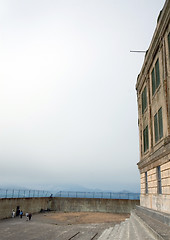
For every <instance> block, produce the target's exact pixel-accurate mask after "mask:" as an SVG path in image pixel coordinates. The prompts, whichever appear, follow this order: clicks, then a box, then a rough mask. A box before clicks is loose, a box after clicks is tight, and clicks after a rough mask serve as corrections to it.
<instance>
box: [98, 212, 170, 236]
mask: <svg viewBox="0 0 170 240" xmlns="http://www.w3.org/2000/svg"><path fill="white" fill-rule="evenodd" d="M156 239H158V240H170V226H168V225H167V224H165V223H163V222H161V221H158V220H157V219H156V218H155V217H154V218H152V217H151V216H150V215H147V212H145V213H144V212H142V211H141V210H140V209H135V210H133V211H132V212H131V216H130V218H128V219H126V220H125V221H124V222H121V223H120V224H116V225H115V226H114V227H110V228H108V229H106V230H105V231H104V232H103V233H102V235H101V236H100V237H99V238H98V240H156Z"/></svg>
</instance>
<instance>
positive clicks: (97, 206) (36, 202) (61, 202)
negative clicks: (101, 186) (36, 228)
mask: <svg viewBox="0 0 170 240" xmlns="http://www.w3.org/2000/svg"><path fill="white" fill-rule="evenodd" d="M136 205H139V200H125V199H97V198H60V197H58V198H56V197H54V198H50V197H44V198H3V199H0V219H4V218H10V217H11V212H12V209H14V210H15V211H16V209H17V206H19V208H20V209H21V210H22V211H23V212H24V214H25V213H26V212H31V213H38V212H40V211H41V209H43V210H47V209H50V210H53V211H56V212H110V213H130V211H131V210H132V209H133V208H134V207H135V206H136Z"/></svg>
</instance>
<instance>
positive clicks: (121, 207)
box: [52, 198, 139, 213]
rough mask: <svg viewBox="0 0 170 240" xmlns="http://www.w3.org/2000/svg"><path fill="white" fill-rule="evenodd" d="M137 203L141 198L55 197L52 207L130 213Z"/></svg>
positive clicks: (62, 209) (57, 209)
mask: <svg viewBox="0 0 170 240" xmlns="http://www.w3.org/2000/svg"><path fill="white" fill-rule="evenodd" d="M136 205H139V200H126V199H96V198H54V199H53V202H52V209H53V210H55V211H61V212H111V213H130V211H131V210H132V209H133V208H134V207H135V206H136Z"/></svg>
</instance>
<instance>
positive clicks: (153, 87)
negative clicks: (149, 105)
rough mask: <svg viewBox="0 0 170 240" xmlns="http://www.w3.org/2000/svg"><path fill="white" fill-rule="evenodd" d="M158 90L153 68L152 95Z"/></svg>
mask: <svg viewBox="0 0 170 240" xmlns="http://www.w3.org/2000/svg"><path fill="white" fill-rule="evenodd" d="M155 90H156V86H155V70H154V69H153V70H152V95H154V93H155Z"/></svg>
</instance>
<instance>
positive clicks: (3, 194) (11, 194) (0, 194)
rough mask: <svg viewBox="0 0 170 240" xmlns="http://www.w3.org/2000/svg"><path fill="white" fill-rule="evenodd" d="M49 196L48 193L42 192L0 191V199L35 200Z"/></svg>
mask: <svg viewBox="0 0 170 240" xmlns="http://www.w3.org/2000/svg"><path fill="white" fill-rule="evenodd" d="M50 196H51V193H50V192H48V191H43V190H21V189H19V190H16V189H0V198H32V197H33V198H36V197H50Z"/></svg>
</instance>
